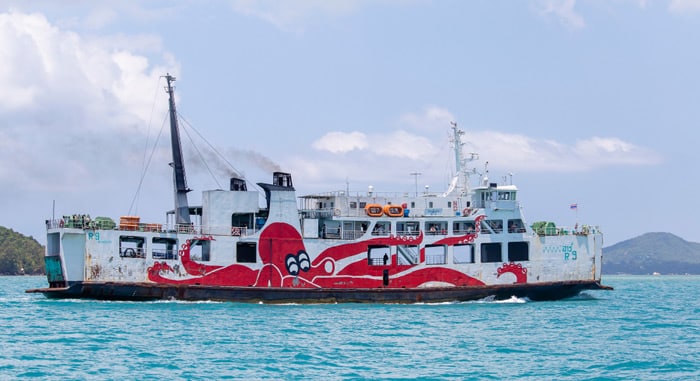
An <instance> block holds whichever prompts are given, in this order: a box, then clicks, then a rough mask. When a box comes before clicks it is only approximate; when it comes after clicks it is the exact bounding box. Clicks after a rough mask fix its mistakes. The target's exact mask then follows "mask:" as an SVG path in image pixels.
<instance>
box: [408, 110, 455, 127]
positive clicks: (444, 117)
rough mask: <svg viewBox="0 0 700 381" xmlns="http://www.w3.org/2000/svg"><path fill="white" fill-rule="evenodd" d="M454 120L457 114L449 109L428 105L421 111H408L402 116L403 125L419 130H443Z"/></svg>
mask: <svg viewBox="0 0 700 381" xmlns="http://www.w3.org/2000/svg"><path fill="white" fill-rule="evenodd" d="M454 121H456V119H455V116H454V115H452V113H451V112H450V111H449V110H447V109H445V108H442V107H437V106H428V107H426V108H425V110H423V112H421V113H406V114H404V115H401V117H400V122H401V123H402V124H403V125H406V126H408V127H410V128H412V129H414V130H419V131H420V130H423V131H436V130H438V131H442V130H443V129H444V128H445V126H449V125H450V122H454Z"/></svg>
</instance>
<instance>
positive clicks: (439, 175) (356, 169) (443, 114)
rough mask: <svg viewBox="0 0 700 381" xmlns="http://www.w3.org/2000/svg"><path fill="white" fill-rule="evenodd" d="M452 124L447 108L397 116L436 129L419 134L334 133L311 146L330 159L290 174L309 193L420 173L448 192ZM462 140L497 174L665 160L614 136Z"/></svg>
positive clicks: (481, 135)
mask: <svg viewBox="0 0 700 381" xmlns="http://www.w3.org/2000/svg"><path fill="white" fill-rule="evenodd" d="M452 119H453V118H452V113H451V112H450V111H449V110H446V109H444V108H440V107H429V108H426V109H425V110H423V111H422V112H418V113H410V114H406V115H403V116H401V118H400V120H401V123H402V125H403V126H405V127H421V126H425V125H430V126H431V127H430V129H428V130H426V131H420V133H412V132H408V131H406V130H396V131H394V132H391V133H388V134H373V133H364V132H359V131H355V132H352V133H341V132H331V133H328V134H326V135H324V136H323V137H322V138H320V139H318V140H317V141H315V142H314V143H313V147H314V148H316V149H318V150H321V151H324V152H325V153H327V154H328V155H326V156H320V157H317V158H315V159H314V160H309V159H308V158H301V157H292V158H290V159H289V160H288V161H287V165H288V167H290V170H291V171H292V173H298V174H303V176H304V179H303V183H304V184H305V185H307V186H310V187H314V184H315V185H316V186H318V187H319V188H322V187H326V188H327V187H328V184H329V183H330V184H338V186H339V187H340V186H341V185H342V184H344V182H345V181H346V180H348V179H349V180H351V181H363V182H365V183H363V184H374V185H379V184H381V183H386V181H387V179H394V181H401V179H403V180H404V186H412V184H413V181H415V179H412V178H411V177H410V176H409V174H410V173H413V172H421V173H422V176H421V180H420V181H421V182H422V183H424V184H432V185H433V186H434V187H439V186H440V185H445V187H446V184H447V182H448V181H449V179H450V178H451V176H452V175H453V173H454V172H453V171H454V156H453V153H452V149H451V148H449V145H448V141H447V137H448V135H449V132H450V131H449V129H450V124H449V121H450V120H452ZM437 121H440V122H439V123H437ZM380 130H381V129H380ZM463 142H464V143H465V146H464V150H465V154H467V155H468V153H471V152H474V153H478V154H479V157H480V161H477V162H473V163H472V165H473V166H475V167H477V168H478V169H480V168H481V167H482V166H483V165H484V163H485V162H487V161H488V162H489V169H490V170H491V171H492V173H494V172H495V173H497V172H502V173H507V172H511V171H518V172H519V173H521V172H580V171H591V170H595V169H596V168H604V167H610V166H640V165H655V164H658V163H659V162H660V161H661V157H660V156H659V155H658V154H657V153H655V152H654V151H652V150H649V149H646V148H644V147H640V146H637V145H635V144H633V143H630V142H627V141H624V140H622V139H620V138H616V137H598V136H593V137H588V138H584V139H580V140H577V141H573V142H562V141H557V140H553V139H538V138H533V137H529V136H526V135H522V134H513V133H504V132H497V131H483V130H475V129H472V128H467V129H466V134H465V135H464V138H463ZM322 153H323V152H322ZM338 154H342V155H338ZM397 176H398V178H397ZM407 184H408V185H407ZM434 189H436V190H437V189H438V188H434ZM326 190H327V189H326ZM392 190H394V189H392Z"/></svg>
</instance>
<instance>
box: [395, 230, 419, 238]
mask: <svg viewBox="0 0 700 381" xmlns="http://www.w3.org/2000/svg"><path fill="white" fill-rule="evenodd" d="M419 234H420V230H397V231H396V235H397V236H399V237H415V236H417V235H419Z"/></svg>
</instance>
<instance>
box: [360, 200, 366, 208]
mask: <svg viewBox="0 0 700 381" xmlns="http://www.w3.org/2000/svg"><path fill="white" fill-rule="evenodd" d="M365 206H367V203H366V202H364V201H360V209H364V208H365Z"/></svg>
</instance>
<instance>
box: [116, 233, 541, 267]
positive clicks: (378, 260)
mask: <svg viewBox="0 0 700 381" xmlns="http://www.w3.org/2000/svg"><path fill="white" fill-rule="evenodd" d="M151 245H152V246H151V256H152V258H153V259H176V258H177V255H178V246H177V240H176V239H174V238H161V237H154V238H152V241H151ZM507 247H508V250H507V252H506V253H507V261H508V262H518V261H527V260H529V247H528V244H527V242H508V246H507ZM452 248H453V249H452V263H455V264H463V263H476V257H477V255H476V254H477V253H476V252H475V251H476V250H475V249H476V248H477V247H476V246H475V245H474V244H462V245H454V246H452ZM391 250H392V246H385V245H381V246H369V247H368V249H367V259H368V262H369V264H370V265H377V266H381V265H387V264H388V261H389V259H390V258H391V256H392V251H391ZM419 253H420V249H419V246H418V245H399V246H396V256H397V261H398V264H399V265H414V264H418V262H419ZM146 254H147V251H146V238H145V237H135V236H121V237H119V256H121V257H126V258H146ZM447 254H448V246H447V245H426V246H425V263H426V264H428V265H442V264H446V263H447V260H448V255H447ZM503 254H504V253H503V244H502V243H501V242H484V243H482V244H480V245H479V246H478V258H479V262H481V263H490V262H503V261H504V258H503ZM190 258H192V259H193V260H196V261H204V262H207V261H209V260H210V259H211V241H210V240H194V241H191V243H190ZM236 261H237V262H238V263H256V261H257V254H256V245H255V243H253V242H237V244H236Z"/></svg>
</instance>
